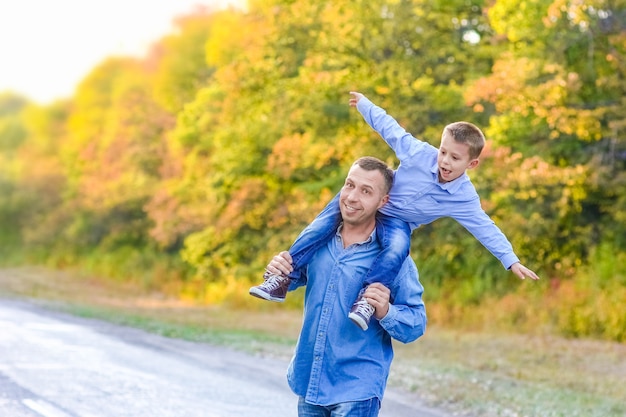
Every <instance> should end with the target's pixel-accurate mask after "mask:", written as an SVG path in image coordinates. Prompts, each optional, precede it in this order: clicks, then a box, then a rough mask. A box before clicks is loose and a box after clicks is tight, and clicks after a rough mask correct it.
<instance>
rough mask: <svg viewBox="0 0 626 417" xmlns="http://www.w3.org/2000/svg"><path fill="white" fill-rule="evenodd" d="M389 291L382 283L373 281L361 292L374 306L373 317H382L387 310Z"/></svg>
mask: <svg viewBox="0 0 626 417" xmlns="http://www.w3.org/2000/svg"><path fill="white" fill-rule="evenodd" d="M390 295H391V291H390V290H389V288H387V287H385V286H384V285H383V284H381V283H378V282H375V283H373V284H370V285H369V286H368V287H367V288H366V289H365V292H364V293H363V297H364V298H365V300H366V301H367V302H368V303H370V305H371V306H372V307H374V309H375V311H374V317H376V318H377V319H378V320H380V319H382V318H383V317H385V316H386V315H387V313H388V312H389V297H390Z"/></svg>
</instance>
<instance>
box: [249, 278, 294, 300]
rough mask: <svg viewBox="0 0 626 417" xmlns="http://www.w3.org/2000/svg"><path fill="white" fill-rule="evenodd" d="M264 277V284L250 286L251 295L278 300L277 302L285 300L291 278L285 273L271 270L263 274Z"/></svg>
mask: <svg viewBox="0 0 626 417" xmlns="http://www.w3.org/2000/svg"><path fill="white" fill-rule="evenodd" d="M263 279H265V281H264V282H263V284H261V285H257V286H254V287H251V288H250V295H253V296H255V297H258V298H262V299H264V300H268V301H276V302H277V303H282V302H283V301H285V297H286V296H287V289H288V288H289V284H290V283H291V279H290V278H289V277H285V276H283V275H276V274H271V273H269V272H265V274H263Z"/></svg>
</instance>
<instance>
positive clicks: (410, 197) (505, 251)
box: [357, 97, 519, 269]
mask: <svg viewBox="0 0 626 417" xmlns="http://www.w3.org/2000/svg"><path fill="white" fill-rule="evenodd" d="M357 109H358V110H359V112H360V113H361V115H362V116H363V118H364V119H365V121H366V122H367V123H368V124H369V125H370V126H371V127H372V128H373V129H374V130H375V131H376V132H378V134H379V135H380V136H381V137H382V138H383V139H384V140H385V142H387V144H388V145H389V146H390V147H391V148H392V149H393V151H394V152H395V154H396V156H397V158H398V159H399V160H400V165H399V166H398V169H397V170H396V175H395V179H394V184H393V187H392V189H391V192H390V193H389V202H388V203H387V204H385V205H384V206H383V207H382V208H381V209H380V212H382V213H384V214H387V215H389V216H393V217H398V218H400V219H402V220H404V221H405V222H407V223H409V225H410V226H411V230H414V229H416V228H418V227H419V226H420V225H423V224H428V223H431V222H433V221H435V220H437V219H440V218H442V217H452V218H453V219H455V220H456V221H458V222H459V223H461V225H463V227H465V228H466V229H467V230H468V231H469V232H470V233H471V234H472V235H473V236H474V237H475V238H476V239H478V241H479V242H480V243H482V245H483V246H485V247H486V248H487V249H488V250H489V251H490V252H491V253H492V254H493V256H495V257H496V258H498V260H500V262H501V263H502V265H503V266H504V267H505V268H506V269H509V268H510V267H511V265H513V264H514V263H516V262H519V258H518V257H517V255H515V253H514V252H513V247H512V246H511V243H510V242H509V241H508V239H507V238H506V236H505V235H504V234H503V233H502V231H501V230H500V229H499V228H498V226H496V225H495V223H494V222H493V220H491V218H490V217H489V216H488V215H487V213H485V211H484V210H483V209H482V207H481V205H480V198H479V196H478V193H477V192H476V189H475V188H474V185H473V184H472V182H471V181H470V179H469V177H468V176H467V174H463V175H461V176H460V177H459V178H457V179H456V180H454V181H450V182H446V183H441V182H439V178H438V166H437V153H438V149H437V148H435V147H434V146H432V145H430V144H429V143H426V142H422V141H420V140H418V139H416V138H415V137H413V136H412V135H411V134H410V133H408V132H407V131H406V130H404V128H403V127H402V126H400V125H399V124H398V122H396V120H395V119H394V118H393V117H391V116H389V115H388V114H387V113H386V112H385V110H383V109H381V108H380V107H378V106H376V105H375V104H373V103H372V102H371V101H370V100H369V99H367V97H362V98H361V99H360V100H359V101H358V103H357Z"/></svg>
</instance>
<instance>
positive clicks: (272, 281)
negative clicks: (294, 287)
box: [263, 274, 284, 290]
mask: <svg viewBox="0 0 626 417" xmlns="http://www.w3.org/2000/svg"><path fill="white" fill-rule="evenodd" d="M283 281H284V278H283V277H281V276H279V275H273V274H272V275H270V276H269V277H267V280H265V283H264V284H263V286H264V287H266V288H268V289H269V290H275V289H276V288H280V286H281V285H282V283H283Z"/></svg>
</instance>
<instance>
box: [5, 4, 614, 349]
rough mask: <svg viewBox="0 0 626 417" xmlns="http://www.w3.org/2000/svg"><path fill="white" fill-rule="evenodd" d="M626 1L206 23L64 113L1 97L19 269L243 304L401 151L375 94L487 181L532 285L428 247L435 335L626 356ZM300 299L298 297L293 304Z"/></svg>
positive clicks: (484, 262) (418, 245) (281, 14)
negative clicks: (329, 205)
mask: <svg viewBox="0 0 626 417" xmlns="http://www.w3.org/2000/svg"><path fill="white" fill-rule="evenodd" d="M624 22H626V4H625V3H624V1H623V0H620V1H614V2H605V1H602V0H594V1H591V2H580V1H574V0H532V1H523V2H521V3H520V2H519V1H512V0H495V1H490V2H483V1H479V0H472V1H466V0H446V1H426V0H406V1H404V0H397V1H379V0H368V1H361V0H358V1H352V0H351V1H345V0H339V1H333V2H324V1H305V0H293V1H279V0H257V1H254V0H252V1H250V4H249V7H248V9H247V10H245V11H243V10H236V9H228V10H221V11H210V10H209V11H207V10H204V11H198V12H196V13H194V14H192V15H189V16H183V17H181V18H179V19H178V20H177V21H176V23H177V30H176V31H175V32H174V33H172V34H170V35H168V36H166V37H164V38H163V39H160V40H158V41H157V42H156V43H155V44H154V45H153V47H152V49H151V51H150V53H148V54H147V55H146V56H145V57H141V58H132V57H126V58H119V57H118V58H110V59H107V60H105V61H103V62H102V63H101V64H100V65H98V66H97V67H95V68H93V70H92V71H91V72H90V74H88V75H87V76H86V77H85V79H84V80H83V81H82V82H81V84H80V85H79V86H78V87H77V89H76V91H75V93H74V95H73V96H72V97H69V98H67V99H64V100H60V101H58V102H55V103H53V104H50V105H46V106H41V105H36V104H33V103H30V102H29V101H28V100H27V99H25V98H22V97H19V96H16V95H15V94H10V93H4V94H2V95H0V162H1V163H0V247H1V248H2V250H3V253H5V254H6V256H5V258H4V260H3V262H4V263H33V262H35V263H46V264H48V265H53V266H55V267H67V266H72V267H79V268H82V269H85V270H90V271H92V272H94V273H98V274H101V275H107V276H109V277H111V278H112V279H120V280H129V281H136V282H138V283H140V284H142V285H144V286H146V288H150V289H157V290H163V291H170V292H172V291H174V292H175V293H176V294H178V295H180V296H184V297H189V298H194V299H197V300H201V301H206V302H232V303H234V304H237V305H240V304H246V302H247V301H249V300H248V299H247V298H246V297H247V287H248V286H249V285H250V283H252V282H257V281H258V280H259V279H260V278H261V274H262V271H263V268H264V266H265V264H266V263H267V261H268V259H269V258H270V257H271V256H272V255H273V254H274V253H276V252H277V251H280V250H285V249H287V248H288V247H289V245H290V243H291V242H292V241H293V239H294V238H295V237H296V236H297V234H298V233H299V232H300V231H301V230H302V229H303V227H304V226H306V224H307V223H308V222H310V221H311V220H312V219H313V218H314V216H315V215H316V214H317V213H318V212H319V211H320V210H321V209H322V208H323V207H324V205H325V203H326V202H328V201H329V200H330V199H331V198H332V196H333V195H334V194H335V193H337V192H338V191H339V189H340V187H341V185H342V182H343V178H344V175H345V173H346V172H347V170H348V168H349V166H350V164H351V162H352V161H353V160H354V159H356V158H358V157H359V156H362V155H375V156H378V157H380V158H381V159H384V160H386V161H387V162H389V163H390V164H392V165H395V164H396V163H397V161H396V160H395V157H394V155H393V154H392V153H391V151H390V150H389V149H388V148H387V146H386V145H385V144H384V143H383V142H382V141H381V140H380V139H379V138H378V137H377V136H376V134H375V133H373V132H372V131H371V129H370V128H369V127H368V126H367V125H366V124H365V123H364V121H363V120H362V118H361V117H360V116H359V115H358V113H357V112H356V111H355V110H354V109H351V108H349V106H348V104H347V103H348V98H349V96H348V92H349V91H352V90H355V91H361V92H363V93H364V94H366V95H367V96H369V97H370V98H372V100H373V101H374V102H375V103H377V104H379V105H381V106H382V107H384V108H385V109H387V110H388V111H389V113H390V114H392V115H393V116H394V117H396V118H397V120H398V121H399V122H400V123H401V124H402V125H403V126H405V127H406V128H407V130H409V131H410V132H412V133H413V135H414V136H416V137H419V138H422V139H423V140H426V141H428V142H431V143H432V144H433V145H435V146H438V143H439V137H440V134H441V130H442V128H443V126H445V125H446V124H447V123H449V122H452V121H456V120H468V121H472V122H474V123H476V124H478V125H479V126H481V127H483V129H484V131H485V133H486V136H487V138H488V142H489V144H488V147H487V149H486V150H485V151H484V154H483V155H482V158H481V164H480V166H479V167H478V169H476V170H474V171H471V172H470V173H469V174H470V176H471V177H472V180H473V182H474V183H475V185H476V186H477V189H478V191H479V193H480V194H481V197H482V202H483V206H484V208H485V210H486V211H487V212H488V213H489V214H490V215H491V216H492V218H493V219H494V220H495V221H496V223H497V224H498V225H499V226H500V228H501V229H502V230H503V231H504V232H505V234H506V235H507V236H508V237H509V239H510V240H511V242H512V244H513V246H514V248H515V250H516V252H517V254H518V255H519V256H520V258H522V259H523V263H524V264H526V265H527V266H529V267H530V268H532V269H534V270H536V271H537V272H538V273H539V274H540V275H541V277H542V280H541V281H539V282H538V283H532V282H518V281H517V278H515V277H514V276H513V275H512V274H511V273H509V272H506V271H504V270H503V269H502V267H501V266H500V265H499V264H498V262H497V261H496V260H495V259H493V257H492V256H491V255H490V254H489V253H488V252H487V251H486V250H485V249H484V248H483V247H482V246H480V244H479V243H477V242H476V241H475V239H474V238H473V237H472V236H471V235H469V234H468V233H467V232H466V231H465V230H464V229H463V228H462V227H461V226H460V225H458V224H457V223H455V222H453V221H451V220H449V219H442V220H439V221H437V222H435V223H433V224H430V225H425V226H423V227H421V228H419V229H418V230H416V231H415V232H414V234H413V246H412V256H413V257H414V259H415V260H416V262H417V264H418V267H419V268H420V274H421V279H422V281H423V283H424V285H425V287H426V293H425V298H426V301H427V303H428V306H429V313H430V317H431V321H434V322H439V323H443V324H448V325H464V326H472V327H478V328H484V327H496V328H502V329H505V330H516V331H528V332H536V331H549V332H559V333H561V334H566V335H570V336H575V337H582V336H593V337H600V338H607V339H611V340H618V341H626V307H624V300H625V299H626V98H625V97H626V82H625V81H624V80H625V79H626V23H624ZM296 298H297V297H296Z"/></svg>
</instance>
